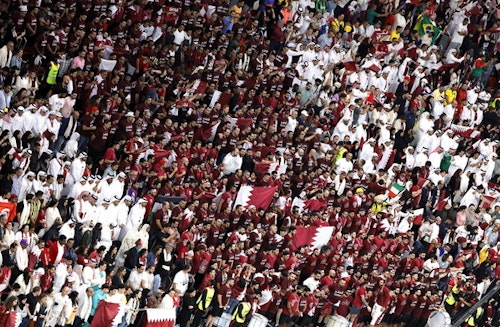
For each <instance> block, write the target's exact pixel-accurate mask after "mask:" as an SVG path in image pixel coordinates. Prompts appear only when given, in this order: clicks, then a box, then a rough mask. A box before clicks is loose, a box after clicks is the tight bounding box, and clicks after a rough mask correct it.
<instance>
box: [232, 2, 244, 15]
mask: <svg viewBox="0 0 500 327" xmlns="http://www.w3.org/2000/svg"><path fill="white" fill-rule="evenodd" d="M231 10H232V11H234V14H233V16H235V17H240V16H241V13H242V12H243V8H241V7H238V5H234V6H232V7H231Z"/></svg>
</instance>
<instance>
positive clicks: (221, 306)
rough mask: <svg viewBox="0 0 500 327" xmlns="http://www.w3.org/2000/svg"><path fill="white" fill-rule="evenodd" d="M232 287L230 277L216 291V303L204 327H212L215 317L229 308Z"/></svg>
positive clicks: (232, 281)
mask: <svg viewBox="0 0 500 327" xmlns="http://www.w3.org/2000/svg"><path fill="white" fill-rule="evenodd" d="M233 286H234V278H232V277H230V278H228V279H227V281H226V283H225V284H224V285H222V286H221V287H220V288H219V290H218V291H217V302H216V303H215V304H214V306H213V309H212V311H211V312H210V315H209V316H208V319H207V322H206V325H205V326H206V327H212V325H213V323H214V320H215V317H220V316H221V315H222V313H223V312H224V310H226V309H227V308H228V306H229V299H231V295H232V289H233Z"/></svg>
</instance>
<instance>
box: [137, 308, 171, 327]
mask: <svg viewBox="0 0 500 327" xmlns="http://www.w3.org/2000/svg"><path fill="white" fill-rule="evenodd" d="M175 316H176V313H175V309H146V314H145V315H144V318H143V320H142V326H143V327H174V326H175Z"/></svg>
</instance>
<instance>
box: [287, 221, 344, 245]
mask: <svg viewBox="0 0 500 327" xmlns="http://www.w3.org/2000/svg"><path fill="white" fill-rule="evenodd" d="M295 228H296V229H297V232H296V233H295V235H294V236H293V246H294V248H295V249H297V248H299V247H301V246H304V245H309V246H310V247H311V248H314V249H319V248H321V247H322V246H323V245H327V244H328V242H330V237H331V236H332V234H333V232H334V230H335V227H333V226H326V227H317V226H309V227H301V226H297V227H295Z"/></svg>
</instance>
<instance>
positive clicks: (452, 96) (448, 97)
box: [444, 89, 457, 104]
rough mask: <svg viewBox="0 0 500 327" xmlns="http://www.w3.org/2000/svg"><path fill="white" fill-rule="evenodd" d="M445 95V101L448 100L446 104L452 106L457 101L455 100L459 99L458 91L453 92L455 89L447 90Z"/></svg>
mask: <svg viewBox="0 0 500 327" xmlns="http://www.w3.org/2000/svg"><path fill="white" fill-rule="evenodd" d="M444 95H445V98H446V99H445V100H446V104H450V103H452V102H453V101H455V99H456V98H457V91H455V90H453V89H447V90H446V91H444Z"/></svg>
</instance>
